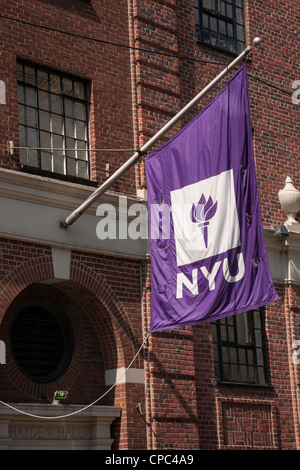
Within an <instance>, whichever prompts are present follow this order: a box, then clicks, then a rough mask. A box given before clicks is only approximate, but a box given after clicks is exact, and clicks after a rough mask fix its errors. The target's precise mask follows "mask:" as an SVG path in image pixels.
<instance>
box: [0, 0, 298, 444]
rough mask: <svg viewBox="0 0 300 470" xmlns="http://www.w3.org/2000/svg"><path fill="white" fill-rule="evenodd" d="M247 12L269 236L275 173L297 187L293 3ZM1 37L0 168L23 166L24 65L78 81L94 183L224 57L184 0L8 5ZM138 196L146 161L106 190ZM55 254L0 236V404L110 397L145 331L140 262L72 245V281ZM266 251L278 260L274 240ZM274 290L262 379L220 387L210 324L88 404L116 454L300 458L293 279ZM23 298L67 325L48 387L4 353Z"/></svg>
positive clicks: (254, 5)
mask: <svg viewBox="0 0 300 470" xmlns="http://www.w3.org/2000/svg"><path fill="white" fill-rule="evenodd" d="M244 3H245V10H246V19H247V21H246V25H247V29H246V30H247V40H248V43H252V40H253V38H254V37H255V36H261V38H262V41H263V42H262V45H261V46H260V47H259V48H255V50H254V53H253V57H252V59H251V61H249V63H248V76H249V90H250V101H251V112H252V125H253V129H254V146H255V159H256V167H257V179H258V188H259V197H260V201H261V208H262V218H263V223H264V227H265V228H266V230H267V231H270V230H271V227H273V226H277V225H280V224H283V222H284V221H285V213H284V212H283V210H282V209H281V206H280V204H279V201H278V197H277V193H278V190H279V189H281V188H282V187H283V185H284V180H285V178H286V176H291V177H292V178H293V180H294V184H295V186H297V184H298V185H300V178H299V177H300V173H299V106H300V105H298V106H297V105H295V104H293V102H292V83H293V81H295V80H297V79H300V71H299V63H298V60H297V58H298V56H299V52H298V49H299V45H298V43H297V28H298V25H297V23H296V18H297V14H298V17H299V5H298V4H297V2H296V1H292V0H290V1H288V2H285V3H284V4H281V5H280V8H279V7H278V6H274V2H271V1H270V0H267V1H265V2H258V1H251V0H246V1H245V2H244ZM275 3H276V2H275ZM0 30H1V36H0V37H1V39H0V46H1V55H0V57H1V58H0V61H1V68H0V70H1V75H0V79H1V80H3V81H4V82H5V85H6V104H0V130H1V134H0V135H1V137H0V148H1V152H0V165H1V169H3V170H12V171H15V172H19V171H21V169H20V165H19V152H18V149H16V151H15V153H14V155H8V152H7V141H9V140H13V142H14V145H15V146H16V147H18V143H19V133H18V101H17V77H16V61H17V59H18V58H20V59H24V60H26V61H30V62H34V63H37V64H39V65H43V66H46V67H49V68H51V69H56V70H59V71H62V72H66V73H69V74H71V75H74V76H79V77H81V78H85V79H88V80H89V81H90V83H91V96H90V148H92V149H104V150H97V151H92V152H91V180H92V182H94V183H95V184H97V185H100V184H101V183H103V182H104V181H105V179H106V172H105V168H106V164H107V163H109V164H110V169H116V168H118V167H119V166H120V165H121V164H122V163H123V162H124V161H126V159H127V158H128V157H130V156H131V155H132V153H133V152H132V150H133V149H138V148H140V147H141V146H142V145H143V144H144V143H145V142H147V141H148V139H149V138H150V137H151V136H153V135H154V134H155V133H156V132H157V131H158V130H159V129H160V128H161V127H162V126H163V125H164V124H165V123H166V122H167V121H168V120H169V119H170V118H171V117H172V116H174V114H175V113H176V112H178V111H179V110H180V109H181V108H182V107H183V106H184V105H185V104H186V103H187V102H188V101H189V100H190V99H191V98H193V97H194V96H195V95H196V94H197V92H198V91H199V90H201V89H202V88H204V86H205V85H207V84H208V83H209V82H210V80H212V79H213V78H214V77H215V76H216V75H217V73H219V72H220V71H221V70H222V69H223V68H224V64H228V63H229V62H230V61H231V60H232V56H231V55H228V54H226V53H222V52H220V51H217V50H215V49H211V48H209V47H207V46H202V45H200V44H197V43H196V40H195V20H194V2H193V1H192V0H180V1H179V0H163V1H161V0H147V1H139V0H128V1H126V0H120V1H118V2H115V1H108V2H102V1H100V0H91V2H84V1H80V0H76V1H75V2H71V1H64V2H61V1H60V0H53V1H48V0H32V1H30V2H21V1H13V2H11V1H7V0H5V1H2V2H1V6H0ZM149 51H151V52H149ZM297 74H298V75H297ZM226 80H227V79H226ZM226 80H224V82H223V84H224V83H225V82H226ZM221 85H222V84H220V85H219V86H218V87H217V89H215V90H214V91H213V92H211V93H210V94H209V96H207V97H206V98H205V99H204V101H202V102H201V103H200V105H199V106H198V109H201V108H202V107H203V106H204V105H205V104H206V103H207V102H208V101H209V100H210V99H211V98H212V97H213V96H214V94H215V93H216V91H217V90H218V89H220V87H221ZM196 112H197V109H194V112H193V113H189V115H188V116H187V117H186V118H185V120H184V122H181V123H179V124H177V126H176V127H175V128H174V129H173V130H172V132H170V133H169V134H168V136H166V138H167V137H169V136H170V135H173V134H174V132H175V131H176V130H178V129H180V128H181V126H182V124H184V123H185V122H187V121H188V120H189V119H191V118H192V117H193V116H194V115H195V114H196ZM297 125H298V128H297ZM105 149H128V150H127V151H126V152H124V151H122V152H117V151H116V152H109V151H108V150H105ZM39 176H40V177H41V178H47V179H48V178H49V177H51V175H50V176H49V175H43V174H41V175H39ZM25 177H26V175H25V174H24V178H25ZM67 182H68V184H70V185H72V184H76V181H75V180H70V179H69V180H68V179H67ZM143 189H146V181H145V172H144V166H143V162H142V161H141V162H140V163H138V164H137V165H135V167H134V168H132V169H131V170H129V171H128V173H126V175H124V176H123V177H122V178H121V179H120V180H119V181H118V182H117V183H115V184H114V185H113V187H112V188H111V190H112V191H114V192H115V193H123V194H127V195H130V196H133V197H134V196H135V195H136V192H137V190H143ZM1 194H3V195H4V194H5V187H4V189H2V190H1ZM82 202H83V201H82ZM20 211H22V207H21V206H20ZM49 213H50V215H49V217H50V216H51V211H49ZM66 215H67V214H66ZM14 216H15V217H16V218H17V217H18V214H14ZM83 217H84V216H83ZM68 230H69V229H68ZM72 230H73V231H75V230H76V224H74V228H73V227H72ZM298 237H299V235H298ZM297 240H298V239H297ZM297 240H296V242H297ZM296 242H295V243H296ZM133 243H134V242H133ZM274 243H275V242H274ZM52 246H53V245H51V243H47V240H43V239H41V240H39V241H33V240H30V239H28V238H26V237H24V239H22V234H20V233H17V234H13V233H11V234H10V236H9V235H7V236H5V234H2V235H1V238H0V259H1V263H0V282H1V284H0V291H1V296H0V322H1V325H0V339H1V340H2V341H4V342H5V344H6V346H7V351H6V352H7V357H6V364H5V365H0V400H1V401H4V402H9V403H42V402H44V401H45V398H43V397H45V396H49V397H50V396H51V394H53V391H54V390H57V389H67V390H69V397H68V399H67V401H66V403H68V404H74V403H76V404H82V405H87V404H89V403H91V402H93V401H94V400H97V399H98V397H100V396H101V395H102V394H104V393H105V392H106V391H107V389H108V388H109V386H108V385H107V384H106V382H105V371H110V370H115V369H120V368H124V367H128V365H129V364H130V362H131V361H132V359H133V357H134V356H135V354H136V352H137V350H138V349H139V347H140V345H141V344H142V342H143V340H144V339H145V336H146V334H147V332H148V328H149V323H150V309H151V305H150V263H149V260H148V258H147V257H146V256H144V257H140V258H139V257H133V256H126V254H123V255H120V254H118V252H119V249H118V241H117V240H116V247H115V250H116V252H115V254H113V255H112V254H108V253H105V252H103V253H102V252H101V246H100V245H99V249H97V250H94V251H93V250H92V249H90V248H89V249H86V247H85V241H84V240H82V247H81V248H80V247H78V246H76V247H74V248H72V249H71V259H70V275H69V278H68V279H65V280H59V281H57V282H53V281H55V274H54V261H53V257H52ZM56 246H57V245H56ZM70 246H71V244H70ZM61 247H62V248H64V247H65V245H64V244H63V243H62V244H61ZM276 250H277V251H278V252H280V250H282V245H281V244H280V242H278V244H277V245H276V249H275V251H276ZM145 254H146V253H145ZM274 281H275V283H276V288H277V290H278V293H279V294H280V297H281V300H280V301H278V302H276V303H274V304H272V305H269V306H268V307H267V310H266V334H267V346H268V366H269V383H270V384H271V385H270V386H267V387H262V386H245V385H225V384H223V385H221V384H218V383H217V382H216V379H215V372H214V356H213V347H212V328H211V325H210V324H205V325H201V326H197V327H192V328H183V329H178V330H172V331H167V332H162V333H156V334H154V335H151V336H150V338H149V342H148V343H146V344H145V347H144V348H143V349H142V350H141V352H140V354H139V355H138V357H137V358H136V360H135V362H134V364H132V367H133V368H135V369H141V370H144V377H145V380H144V383H134V381H131V382H130V381H128V382H126V383H120V384H118V385H117V386H116V387H115V388H114V389H112V390H111V391H110V392H109V393H108V394H107V395H105V397H104V398H103V399H102V400H101V401H100V402H99V403H98V404H100V405H101V404H102V405H109V406H120V407H121V408H122V415H121V418H118V419H116V420H115V421H114V423H113V424H112V438H113V439H114V443H113V448H114V449H120V450H123V449H186V450H197V449H214V450H216V449H299V446H300V435H299V407H298V406H299V405H298V402H299V399H300V397H299V384H300V376H299V367H300V366H299V365H297V364H295V363H294V362H293V361H292V354H293V349H292V344H293V342H294V341H295V340H298V338H299V336H300V323H299V309H300V300H299V299H300V291H299V279H298V280H297V279H296V280H290V281H286V282H284V280H282V279H274ZM32 298H42V299H44V300H45V301H50V300H51V302H54V303H55V304H56V305H57V306H58V307H59V308H60V309H63V310H64V312H65V314H66V315H67V316H68V318H69V320H70V322H71V324H72V326H73V331H74V337H75V349H74V355H73V358H72V361H71V363H70V366H69V368H68V370H67V371H66V372H65V374H64V375H63V376H62V377H61V378H59V379H57V382H55V383H47V384H39V383H35V382H33V381H32V380H30V379H29V378H27V377H26V376H24V374H22V372H21V371H20V370H19V369H18V367H17V365H16V363H15V361H14V359H13V357H12V355H11V352H10V347H9V329H10V324H11V320H12V318H13V315H14V314H15V312H16V311H17V309H18V308H19V307H20V306H21V305H22V304H23V303H24V302H26V301H27V300H29V299H32Z"/></svg>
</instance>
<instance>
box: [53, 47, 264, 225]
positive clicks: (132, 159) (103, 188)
mask: <svg viewBox="0 0 300 470" xmlns="http://www.w3.org/2000/svg"><path fill="white" fill-rule="evenodd" d="M260 43H261V39H260V38H255V39H254V40H253V44H252V46H248V47H247V48H246V49H245V50H244V51H243V52H242V53H241V54H240V55H239V56H238V57H236V59H234V60H233V61H232V62H231V63H230V64H229V65H228V66H227V67H226V68H225V69H224V70H223V71H222V72H221V73H220V74H219V75H218V76H217V77H216V78H214V80H212V81H211V82H210V83H209V84H208V85H207V86H206V87H205V88H204V89H203V90H202V91H201V92H200V93H199V94H198V95H197V96H195V98H193V99H192V100H191V101H190V102H189V103H188V104H187V105H186V106H185V107H184V108H182V110H181V111H179V113H178V114H176V116H174V117H173V118H172V119H171V120H170V121H169V122H168V123H167V124H166V125H165V126H164V127H162V129H161V130H160V131H158V132H157V133H156V134H155V135H154V136H153V137H151V139H150V140H149V141H148V142H147V143H146V144H144V145H143V146H142V147H141V148H140V150H139V151H137V152H135V153H134V154H133V155H132V157H130V158H129V159H128V160H127V162H126V163H124V165H122V166H121V167H120V168H119V169H118V170H117V171H116V172H115V173H114V174H113V175H111V176H110V177H109V178H108V179H107V180H106V181H105V182H104V183H103V184H102V185H101V186H100V187H99V188H98V189H96V190H95V191H94V192H93V193H92V194H91V195H90V196H89V197H88V199H86V201H85V202H84V203H83V204H81V206H79V207H78V208H77V209H75V211H73V212H72V213H71V214H70V215H69V216H68V217H67V218H66V220H65V222H61V223H60V226H61V227H63V228H66V227H68V226H69V225H72V224H73V222H75V220H77V219H78V218H79V217H80V216H81V215H82V214H83V213H84V212H85V211H86V210H87V209H88V208H89V207H90V206H91V205H92V204H93V203H94V201H96V199H98V198H99V197H100V196H102V194H104V193H105V192H106V191H107V190H108V188H110V186H112V185H113V184H114V183H115V182H116V181H117V180H118V179H119V178H120V177H121V176H122V175H123V174H124V173H126V171H128V170H129V168H131V167H132V166H133V165H134V164H135V163H136V162H137V161H138V160H139V159H140V158H141V157H142V156H143V155H144V154H145V153H147V152H148V150H149V149H150V148H151V147H152V146H153V145H154V144H155V143H156V142H157V141H158V140H159V139H160V138H161V137H163V136H164V135H165V134H166V133H167V132H168V131H169V130H170V129H171V128H172V127H173V126H174V125H175V124H176V123H177V122H178V121H179V120H180V119H181V118H182V117H183V116H184V115H185V114H186V113H187V112H188V111H189V110H190V109H191V108H192V107H193V106H194V105H195V104H196V103H198V101H200V99H201V98H203V96H205V95H206V94H207V93H208V92H209V91H210V90H211V89H212V88H213V87H214V86H215V85H216V84H217V83H218V82H219V81H220V80H221V79H222V78H223V77H224V76H225V75H226V74H227V73H228V72H229V71H230V70H231V69H233V68H234V67H235V66H236V65H237V64H239V63H240V62H241V61H242V60H243V59H244V58H245V57H246V56H247V55H248V54H249V53H250V52H251V50H252V48H253V46H257V45H259V44H260Z"/></svg>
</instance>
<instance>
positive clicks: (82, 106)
mask: <svg viewBox="0 0 300 470" xmlns="http://www.w3.org/2000/svg"><path fill="white" fill-rule="evenodd" d="M17 71H18V108H19V144H20V163H21V164H22V165H23V166H25V167H31V168H38V169H40V170H44V171H48V172H52V173H57V174H60V175H68V176H72V177H78V178H84V179H89V177H90V169H89V166H90V165H89V150H88V148H89V145H88V140H89V139H88V82H87V81H86V80H82V79H79V78H75V77H73V76H70V75H67V74H64V73H61V72H58V71H54V70H50V69H46V68H44V67H41V66H38V65H36V64H33V63H28V62H24V61H21V60H19V61H18V63H17Z"/></svg>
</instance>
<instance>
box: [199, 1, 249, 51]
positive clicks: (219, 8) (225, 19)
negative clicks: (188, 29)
mask: <svg viewBox="0 0 300 470" xmlns="http://www.w3.org/2000/svg"><path fill="white" fill-rule="evenodd" d="M195 21H196V38H197V41H198V42H201V43H203V44H206V45H209V46H212V47H216V48H218V49H221V50H223V51H226V52H232V53H234V54H240V53H241V52H242V51H243V50H244V49H245V43H246V41H245V20H244V9H243V1H242V0H224V1H223V0H195Z"/></svg>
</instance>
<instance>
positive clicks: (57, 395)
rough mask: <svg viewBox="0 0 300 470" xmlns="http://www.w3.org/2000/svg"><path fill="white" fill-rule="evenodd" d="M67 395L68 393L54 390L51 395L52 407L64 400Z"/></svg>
mask: <svg viewBox="0 0 300 470" xmlns="http://www.w3.org/2000/svg"><path fill="white" fill-rule="evenodd" d="M68 395H69V392H66V391H64V390H56V392H54V395H53V400H52V405H58V404H59V403H60V401H61V400H65V399H66V398H67V396H68Z"/></svg>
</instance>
